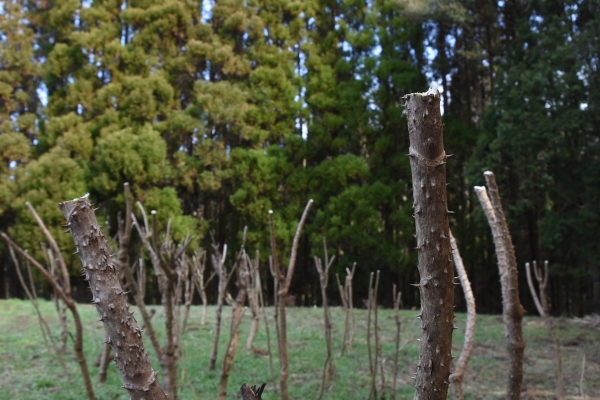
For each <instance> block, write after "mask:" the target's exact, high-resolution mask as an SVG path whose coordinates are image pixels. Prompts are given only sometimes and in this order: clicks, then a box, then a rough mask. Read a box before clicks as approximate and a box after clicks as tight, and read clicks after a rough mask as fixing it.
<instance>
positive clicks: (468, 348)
mask: <svg viewBox="0 0 600 400" xmlns="http://www.w3.org/2000/svg"><path fill="white" fill-rule="evenodd" d="M450 244H451V246H452V258H453V259H454V265H456V272H458V278H459V279H460V284H461V286H462V289H463V292H464V294H465V301H466V303H467V324H466V326H465V341H464V344H463V348H462V351H461V353H460V357H458V361H457V362H456V367H455V368H454V372H453V373H452V375H450V382H451V383H452V397H453V398H454V400H463V399H464V398H465V396H464V394H463V390H462V382H463V378H464V376H465V372H466V371H467V365H468V364H469V360H470V359H471V352H472V351H473V342H474V340H475V319H476V311H475V297H474V296H473V291H472V290H471V282H469V277H468V276H467V271H466V270H465V266H464V265H463V261H462V258H461V257H460V252H459V251H458V246H457V245H456V240H455V239H454V236H453V235H452V232H450Z"/></svg>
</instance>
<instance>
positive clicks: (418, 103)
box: [404, 90, 454, 400]
mask: <svg viewBox="0 0 600 400" xmlns="http://www.w3.org/2000/svg"><path fill="white" fill-rule="evenodd" d="M404 99H406V114H407V120H408V132H409V141H410V149H409V156H410V166H411V170H412V187H413V196H414V209H415V214H414V217H415V225H416V230H417V236H416V237H417V248H416V249H417V250H418V259H419V264H418V268H419V275H420V282H419V284H418V285H417V286H418V287H419V292H420V295H421V312H420V314H419V317H420V318H421V335H420V345H419V362H418V364H417V373H416V377H415V378H416V383H415V389H416V391H415V400H421V399H427V400H441V399H446V395H447V393H448V381H449V375H450V363H451V360H452V355H451V354H450V353H451V350H452V330H453V327H454V325H453V322H454V278H453V277H454V275H453V268H452V259H451V257H452V255H451V253H452V250H451V248H450V240H449V237H450V227H449V221H448V213H449V211H448V202H447V196H446V158H447V156H446V153H445V152H444V135H443V131H442V126H443V125H442V117H441V115H440V95H439V93H438V92H437V90H429V91H428V92H426V93H413V94H408V95H406V96H404Z"/></svg>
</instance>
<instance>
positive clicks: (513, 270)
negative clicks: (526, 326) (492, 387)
mask: <svg viewBox="0 0 600 400" xmlns="http://www.w3.org/2000/svg"><path fill="white" fill-rule="evenodd" d="M484 176H485V180H486V183H487V186H488V191H489V194H490V196H489V197H488V193H487V192H486V190H485V187H483V186H476V187H475V192H476V193H477V197H478V198H479V202H480V203H481V206H482V208H483V211H484V212H485V216H486V217H487V220H488V223H489V225H490V228H491V229H492V236H493V237H494V245H495V247H496V256H497V257H498V269H499V270H500V284H501V285H502V319H503V321H504V336H505V338H506V347H507V350H508V357H509V370H508V387H507V393H506V397H507V399H509V400H518V399H520V398H521V384H522V382H523V353H524V351H525V340H524V339H523V326H522V321H523V314H524V310H523V307H522V306H521V301H520V299H519V280H518V271H517V259H516V257H515V250H514V248H513V244H512V239H511V237H510V233H509V231H508V225H507V223H506V219H505V218H504V212H503V211H502V203H501V202H500V194H499V193H498V185H496V178H495V177H494V174H493V173H492V172H490V171H487V172H485V173H484ZM490 199H491V200H490Z"/></svg>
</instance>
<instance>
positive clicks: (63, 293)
mask: <svg viewBox="0 0 600 400" xmlns="http://www.w3.org/2000/svg"><path fill="white" fill-rule="evenodd" d="M28 207H29V210H30V212H31V213H32V215H33V217H34V218H35V220H36V222H37V223H38V226H39V227H40V229H41V230H42V232H43V233H44V235H45V236H46V239H47V240H48V243H49V244H50V249H51V253H49V255H48V257H47V265H46V267H44V266H43V265H42V264H40V263H39V262H38V261H37V260H36V259H35V258H33V257H32V256H31V255H29V253H27V252H26V251H24V250H23V249H21V248H20V247H19V246H18V245H17V244H16V243H15V242H13V241H12V240H11V239H10V237H9V236H8V235H7V234H6V233H4V232H3V233H0V235H1V236H2V238H3V239H4V241H5V242H6V243H7V244H8V246H9V248H10V249H11V250H12V251H13V254H14V252H16V253H17V254H18V255H20V256H21V257H23V258H24V259H25V260H27V262H28V263H30V264H31V265H33V266H34V267H35V268H36V269H37V270H38V271H39V272H40V273H41V274H42V275H43V276H44V277H45V278H46V280H47V281H48V283H50V285H51V286H52V289H53V292H54V293H55V294H56V296H57V297H59V298H60V299H61V300H62V302H63V303H64V304H65V306H66V307H67V308H68V309H69V311H70V312H71V315H72V316H73V322H74V324H75V340H74V342H73V350H74V351H75V355H76V357H77V361H78V363H79V367H80V369H81V375H82V376H83V382H84V385H85V390H86V393H87V396H88V399H89V400H94V399H95V398H96V396H95V395H94V389H93V387H92V380H91V379H90V374H89V370H88V367H87V361H86V358H85V354H84V353H83V326H82V324H81V318H80V316H79V312H78V311H77V306H76V304H75V301H74V300H73V298H72V296H71V283H70V279H69V271H68V270H67V266H66V263H65V261H64V259H63V257H62V254H61V252H60V249H59V248H58V245H57V244H56V241H55V240H54V237H52V235H51V234H50V231H49V230H48V229H47V228H46V225H45V224H44V222H43V221H42V220H41V218H40V217H39V215H38V214H37V213H36V211H35V210H34V209H33V207H32V206H31V205H30V204H28ZM67 226H68V227H69V225H68V224H67ZM13 260H14V261H15V267H17V268H18V261H17V258H16V256H15V257H14V258H13ZM55 261H58V265H59V266H60V273H58V271H57V268H56V267H54V265H55V264H54V263H55ZM59 316H60V319H61V321H62V324H63V325H62V326H63V330H62V332H63V335H64V336H66V332H67V331H66V317H64V316H63V315H62V314H59ZM50 336H51V335H50ZM64 343H66V338H65V342H64ZM61 347H62V345H61Z"/></svg>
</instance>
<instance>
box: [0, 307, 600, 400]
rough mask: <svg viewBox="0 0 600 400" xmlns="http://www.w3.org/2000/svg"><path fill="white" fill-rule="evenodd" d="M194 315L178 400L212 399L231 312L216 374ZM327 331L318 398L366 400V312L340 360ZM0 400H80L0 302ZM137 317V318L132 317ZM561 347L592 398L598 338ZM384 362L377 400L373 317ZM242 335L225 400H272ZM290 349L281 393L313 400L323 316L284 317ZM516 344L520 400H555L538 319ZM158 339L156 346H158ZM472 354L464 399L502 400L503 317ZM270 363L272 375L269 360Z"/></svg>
mask: <svg viewBox="0 0 600 400" xmlns="http://www.w3.org/2000/svg"><path fill="white" fill-rule="evenodd" d="M155 308H156V309H157V315H156V316H155V317H154V320H155V326H156V327H157V329H158V330H159V334H160V333H162V330H161V328H163V327H164V324H163V322H164V320H163V316H164V315H163V313H162V308H161V307H155ZM41 309H42V312H43V314H44V315H45V316H46V318H47V320H48V322H49V323H50V325H51V327H52V329H53V332H54V333H55V336H56V337H57V338H58V336H59V328H58V319H57V317H56V312H55V310H54V305H53V304H52V303H51V302H47V301H42V302H41ZM79 310H80V313H81V316H82V319H83V321H84V324H85V353H86V357H87V360H88V365H89V367H90V371H91V374H92V379H93V381H94V387H95V390H96V395H97V398H98V399H99V400H104V399H106V400H108V399H127V398H128V397H127V393H126V391H125V390H124V389H119V386H121V385H122V382H121V377H120V376H119V374H118V370H117V368H116V367H115V366H114V364H112V365H111V367H110V368H109V372H108V381H107V382H106V383H105V384H103V385H100V384H98V383H96V382H97V372H98V369H97V367H96V366H95V365H94V361H95V360H96V359H97V357H98V355H99V354H100V350H101V345H102V341H103V340H104V333H103V329H102V323H101V322H98V316H97V313H96V310H95V308H94V306H92V305H89V304H80V305H79ZM201 312H202V308H201V307H192V310H191V314H190V320H189V323H188V331H187V332H186V333H185V334H184V335H183V349H184V352H183V358H182V363H181V368H180V371H181V374H180V383H181V392H180V398H181V399H190V400H191V399H208V398H216V394H217V387H218V380H219V376H220V372H221V371H220V368H221V361H222V357H223V355H224V354H225V347H226V346H227V341H228V339H229V325H230V318H231V307H226V308H225V311H224V318H223V327H222V330H221V332H222V333H221V341H220V347H219V354H218V357H219V358H218V360H219V362H218V363H217V370H216V371H207V368H206V367H207V365H208V358H209V353H210V343H211V339H212V324H213V322H214V315H215V308H214V307H209V311H208V320H207V324H206V326H201V325H200V317H201ZM331 312H332V317H333V325H334V334H333V338H334V348H335V359H334V362H335V368H336V376H335V378H334V379H333V381H332V383H331V384H330V385H328V387H327V389H326V391H325V394H324V396H323V398H324V399H330V400H333V399H366V397H367V395H368V387H369V379H370V378H369V368H368V361H367V360H368V356H367V350H366V336H365V335H366V320H367V314H366V311H365V310H356V336H355V340H354V344H353V346H352V349H351V350H350V351H349V352H347V353H346V354H345V355H344V356H343V357H341V358H340V357H339V350H340V345H341V340H342V334H343V332H342V329H343V317H344V312H343V310H342V309H341V308H336V307H334V308H332V309H331ZM267 314H268V315H269V318H270V322H271V325H270V333H271V346H272V348H274V349H275V348H276V347H277V344H276V338H275V326H274V324H273V320H272V316H273V309H272V308H267ZM416 314H417V312H415V311H410V310H405V311H402V312H401V318H402V338H401V345H402V346H403V347H402V350H401V352H400V357H399V362H398V366H399V368H398V377H397V381H396V382H397V385H396V386H397V398H398V399H412V397H413V387H412V384H413V381H412V380H411V379H410V376H411V375H412V374H413V373H414V371H415V365H416V359H417V352H418V347H417V344H418V342H417V341H416V339H415V338H417V337H418V331H419V325H418V324H417V321H418V320H417V319H415V318H414V316H415V315H416ZM0 315H1V316H2V317H1V318H0V399H20V400H28V399H36V400H45V399H57V400H58V399H60V400H68V399H78V400H79V399H85V398H86V396H85V391H84V389H83V383H82V379H81V376H80V372H79V370H78V364H77V362H76V361H75V356H74V353H73V351H72V350H71V348H72V342H71V341H70V340H69V342H68V347H69V351H68V353H67V355H66V359H67V361H68V367H69V370H70V371H71V374H72V375H73V379H74V382H73V383H70V382H69V380H68V379H67V377H66V376H65V375H64V373H63V371H62V369H61V367H60V365H59V364H58V362H57V361H56V358H55V357H54V356H53V355H52V354H48V351H47V349H46V346H45V345H44V341H43V339H42V336H41V333H40V329H39V326H38V322H37V317H36V314H35V311H34V309H33V307H32V305H31V303H30V302H28V301H21V300H2V301H0ZM136 315H139V313H136ZM465 319H466V315H464V314H459V315H458V317H457V323H456V325H457V326H458V327H459V329H458V330H456V331H455V334H454V339H453V342H454V355H458V354H459V352H460V349H461V347H462V341H463V335H462V330H463V329H464V324H465ZM555 322H556V325H557V328H558V333H559V336H560V339H561V343H562V352H563V357H564V371H565V386H566V390H567V395H568V398H569V399H583V397H582V396H581V389H582V388H583V391H584V394H585V398H587V399H600V331H599V330H597V329H594V328H593V327H590V326H584V325H582V324H577V323H575V321H574V320H571V319H566V318H561V319H556V320H555ZM379 325H380V332H381V340H382V348H383V356H384V358H385V393H384V395H385V398H386V399H389V398H390V390H391V389H390V388H391V380H392V368H393V360H394V338H395V329H396V328H395V322H394V318H393V312H392V311H391V310H386V309H381V310H379ZM249 327H250V312H249V310H248V311H247V312H246V314H245V317H244V321H243V323H242V325H241V336H240V347H239V348H238V353H237V355H236V358H235V362H234V365H233V370H232V374H231V376H230V379H229V396H228V398H230V399H239V398H240V397H239V388H240V386H241V385H242V383H247V384H250V385H253V384H260V383H263V382H267V388H266V390H265V394H264V395H263V398H264V399H265V400H271V399H276V398H277V396H276V394H275V391H274V388H273V386H272V384H271V377H270V372H269V357H268V356H266V355H262V353H266V351H264V352H261V351H256V352H253V351H248V350H246V349H245V342H246V338H247V334H248V330H249ZM288 327H289V328H288V329H289V345H290V350H289V353H290V379H289V391H290V397H291V398H292V399H303V400H304V399H307V400H312V399H316V398H317V395H318V393H319V385H320V384H321V373H322V370H323V364H324V361H325V355H326V349H325V342H324V339H323V337H324V332H323V310H322V309H320V308H290V309H289V313H288ZM264 328H265V327H264V324H263V323H262V321H261V326H260V330H259V333H258V334H257V336H256V339H255V342H254V345H255V347H256V348H258V349H260V350H266V349H267V342H266V333H265V329H264ZM524 335H525V338H526V340H527V347H526V348H525V365H524V368H525V376H524V382H523V388H524V391H523V398H524V399H530V398H531V399H534V398H535V399H552V398H554V393H555V390H554V387H555V378H554V376H555V375H554V354H555V348H554V344H553V342H552V340H551V337H550V334H549V332H547V330H546V328H545V325H544V323H543V321H542V320H541V319H540V318H538V317H526V318H525V320H524ZM161 340H162V337H161ZM475 340H476V342H475V346H474V350H473V356H472V358H471V362H470V363H469V367H468V370H467V374H466V376H465V383H464V393H465V395H466V396H467V398H468V399H496V398H502V397H503V394H504V393H505V382H506V370H507V355H506V349H505V345H504V332H503V327H502V318H501V317H500V316H497V315H478V316H477V329H476V338H475ZM145 343H146V350H147V351H148V353H149V354H150V356H151V358H152V362H153V366H154V369H159V365H158V362H157V361H156V357H155V356H154V354H153V349H152V348H151V344H150V342H149V340H148V338H146V337H145ZM584 354H585V370H584V375H583V380H582V364H583V363H582V362H583V357H584ZM274 355H275V357H274V359H273V362H274V366H275V372H276V373H277V369H278V362H277V356H276V354H274Z"/></svg>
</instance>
